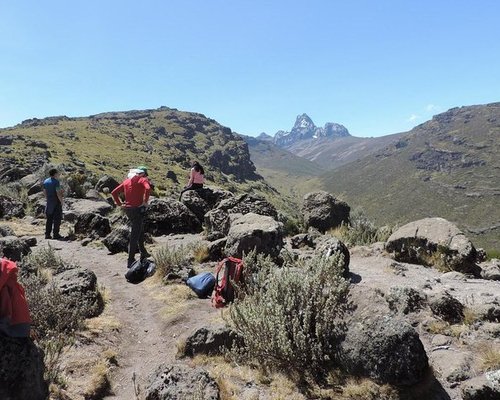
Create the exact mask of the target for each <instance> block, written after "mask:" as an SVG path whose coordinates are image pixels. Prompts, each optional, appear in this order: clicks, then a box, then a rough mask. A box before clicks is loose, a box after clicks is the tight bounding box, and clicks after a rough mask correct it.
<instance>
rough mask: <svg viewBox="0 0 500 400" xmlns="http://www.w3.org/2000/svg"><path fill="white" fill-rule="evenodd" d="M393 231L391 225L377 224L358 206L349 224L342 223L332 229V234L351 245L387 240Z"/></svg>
mask: <svg viewBox="0 0 500 400" xmlns="http://www.w3.org/2000/svg"><path fill="white" fill-rule="evenodd" d="M391 233H392V228H391V227H388V226H384V227H377V226H375V224H374V223H373V222H372V221H370V220H369V219H368V217H367V216H366V215H365V213H364V211H363V210H362V209H361V208H357V209H355V210H354V211H353V212H352V213H351V215H350V218H349V223H348V224H342V225H341V226H340V227H338V228H335V229H333V230H332V231H330V234H331V235H333V236H335V237H337V238H339V239H340V240H342V241H343V242H345V243H346V244H347V245H349V246H358V245H359V246H363V245H369V244H372V243H375V242H385V241H386V240H387V239H388V238H389V236H390V235H391Z"/></svg>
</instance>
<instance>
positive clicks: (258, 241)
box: [225, 213, 283, 258]
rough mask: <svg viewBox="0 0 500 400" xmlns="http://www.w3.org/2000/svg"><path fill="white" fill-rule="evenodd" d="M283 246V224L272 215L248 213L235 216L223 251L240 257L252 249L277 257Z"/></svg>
mask: <svg viewBox="0 0 500 400" xmlns="http://www.w3.org/2000/svg"><path fill="white" fill-rule="evenodd" d="M282 248H283V224H281V223H280V222H277V221H276V220H274V219H273V218H272V217H268V216H265V215H257V214H254V213H249V214H245V215H242V216H240V217H238V218H236V219H235V220H234V221H233V222H232V223H231V227H230V228H229V233H228V235H227V242H226V247H225V253H226V254H227V255H228V256H234V257H240V258H241V257H242V256H243V254H247V253H249V252H251V251H252V250H254V249H255V250H256V251H257V253H261V254H264V255H269V256H271V257H272V258H277V257H278V256H279V254H280V251H281V249H282Z"/></svg>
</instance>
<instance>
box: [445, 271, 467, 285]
mask: <svg viewBox="0 0 500 400" xmlns="http://www.w3.org/2000/svg"><path fill="white" fill-rule="evenodd" d="M441 279H442V280H443V281H445V280H449V281H462V282H465V281H466V280H467V277H466V276H465V275H464V274H462V273H461V272H457V271H450V272H445V273H444V274H443V275H441Z"/></svg>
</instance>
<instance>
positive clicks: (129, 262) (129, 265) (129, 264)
mask: <svg viewBox="0 0 500 400" xmlns="http://www.w3.org/2000/svg"><path fill="white" fill-rule="evenodd" d="M133 263H135V260H128V261H127V268H130V267H131V266H132V264H133Z"/></svg>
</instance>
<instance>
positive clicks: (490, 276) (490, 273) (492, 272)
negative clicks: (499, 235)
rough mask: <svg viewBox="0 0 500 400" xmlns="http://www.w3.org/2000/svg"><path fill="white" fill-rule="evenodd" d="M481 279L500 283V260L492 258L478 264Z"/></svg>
mask: <svg viewBox="0 0 500 400" xmlns="http://www.w3.org/2000/svg"><path fill="white" fill-rule="evenodd" d="M480 267H481V278H483V279H487V280H490V281H500V260H498V259H497V258H494V259H492V260H490V261H487V262H484V263H481V264H480Z"/></svg>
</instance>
